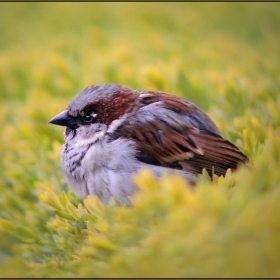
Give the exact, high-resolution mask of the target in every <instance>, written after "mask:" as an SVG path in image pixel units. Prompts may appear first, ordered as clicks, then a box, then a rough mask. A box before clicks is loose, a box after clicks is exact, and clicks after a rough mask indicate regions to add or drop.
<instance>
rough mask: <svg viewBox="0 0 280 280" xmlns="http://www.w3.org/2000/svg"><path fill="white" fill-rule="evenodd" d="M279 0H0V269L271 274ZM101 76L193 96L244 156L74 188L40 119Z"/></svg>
mask: <svg viewBox="0 0 280 280" xmlns="http://www.w3.org/2000/svg"><path fill="white" fill-rule="evenodd" d="M279 8H280V4H279V3H233V2H231V3H63V2H60V3H36V2H33V3H8V2H6V3H0V34H1V40H0V111H1V114H0V124H1V134H0V137H1V138H0V156H1V161H0V176H1V181H0V192H1V196H0V271H1V277H280V265H279V259H280V239H279V234H280V172H279V168H280V114H279V108H280V94H279V93H280V92H279V91H280V67H279V65H280V56H279V46H280V37H279V28H280V9H279ZM107 82H114V83H121V84H125V85H127V86H130V87H132V88H134V89H150V90H164V91H168V92H171V93H174V94H177V95H180V96H182V97H185V98H186V99H188V100H191V101H193V102H194V103H195V104H196V105H198V106H199V107H200V108H201V109H203V110H205V111H206V112H207V113H208V114H209V115H210V116H211V118H212V119H213V120H214V121H215V122H216V124H217V126H218V127H219V129H220V130H221V131H222V133H223V134H224V136H225V137H226V138H227V139H229V140H231V141H232V142H234V143H235V144H236V145H237V146H238V147H239V148H240V149H241V150H242V151H243V152H245V153H246V155H247V156H248V157H249V158H250V161H251V164H252V166H253V167H252V168H245V167H242V168H240V169H239V170H238V171H237V172H236V173H234V174H232V173H231V172H230V171H229V172H228V173H227V176H226V177H225V178H222V177H221V178H217V177H215V178H214V181H213V182H210V180H209V176H208V174H206V173H205V174H203V175H202V176H200V177H199V178H198V179H197V187H196V188H195V189H194V190H191V189H190V188H188V186H187V183H186V182H185V181H183V180H182V178H179V177H168V176H167V175H165V176H164V178H163V179H162V180H161V181H159V182H157V181H156V180H155V179H154V178H153V176H152V175H151V174H150V172H149V171H148V170H143V171H142V173H141V174H139V175H138V176H137V177H136V178H135V181H136V182H137V185H138V186H139V192H138V193H137V194H136V195H135V196H134V197H133V198H132V201H133V205H134V206H133V207H132V208H128V207H125V206H124V207H115V206H114V202H113V201H112V202H111V204H110V206H109V207H104V206H103V205H102V204H101V203H100V201H99V200H98V199H97V198H94V197H88V198H87V199H85V200H79V199H78V198H77V197H76V196H75V195H74V193H73V192H72V191H70V190H69V188H68V186H67V184H66V182H65V180H64V179H63V176H62V174H61V171H60V151H61V145H62V143H63V130H62V129H61V128H60V127H54V126H49V125H47V122H48V120H49V119H50V118H51V117H53V116H54V115H55V114H57V113H59V112H61V111H62V110H64V108H66V106H67V105H68V103H69V101H70V100H71V99H72V98H73V97H74V95H75V94H76V93H78V92H79V91H80V90H81V89H83V88H84V87H86V86H88V85H91V84H102V83H107ZM15 268H16V269H15Z"/></svg>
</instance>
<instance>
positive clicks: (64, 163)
mask: <svg viewBox="0 0 280 280" xmlns="http://www.w3.org/2000/svg"><path fill="white" fill-rule="evenodd" d="M49 123H50V124H55V125H59V126H64V127H66V129H65V132H64V138H65V144H64V145H63V147H62V152H61V167H62V172H63V174H64V176H65V178H66V180H67V181H68V183H69V184H70V187H71V188H72V189H73V190H74V192H75V194H76V195H77V196H78V197H79V198H82V199H83V198H86V197H87V196H88V195H92V196H98V197H99V199H100V201H101V202H102V203H103V204H104V205H108V203H109V201H110V199H111V198H112V197H113V198H114V200H115V201H116V203H117V204H128V205H131V201H130V199H129V198H130V197H131V196H132V195H133V194H134V193H135V191H136V190H137V186H136V185H135V183H134V181H133V179H132V177H133V174H136V173H137V172H138V171H139V170H140V169H141V168H145V167H146V168H149V169H150V170H152V172H153V173H154V174H155V176H156V177H157V178H160V176H161V174H162V172H163V171H166V172H168V173H179V174H181V175H182V176H183V177H184V178H185V179H186V180H187V181H188V182H189V183H190V185H194V184H195V180H194V178H195V177H196V176H197V175H199V174H201V173H202V171H203V169H204V168H205V169H206V170H207V172H208V173H209V175H210V176H211V178H212V175H213V173H214V174H217V175H218V176H225V174H226V172H227V170H228V169H229V168H230V169H232V170H235V169H237V167H238V165H239V164H246V163H248V162H249V160H248V158H247V156H246V155H244V154H243V153H242V152H241V151H240V150H239V149H238V148H237V147H236V146H235V145H234V144H233V143H231V142H230V141H228V140H226V139H225V138H224V137H223V136H222V134H221V133H220V131H219V130H218V128H217V126H216V125H215V123H214V122H213V121H212V120H211V119H210V117H209V116H207V115H206V114H205V113H204V112H203V111H202V110H200V109H199V108H198V107H197V106H196V105H195V104H194V103H192V102H190V101H187V100H185V99H183V98H181V97H178V96H176V95H174V94H170V93H167V92H162V91H149V90H133V89H131V88H129V87H127V86H124V85H121V84H113V83H107V84H101V85H92V86H88V87H86V88H85V89H83V90H82V91H81V92H79V93H78V94H77V95H76V96H75V97H74V98H73V100H72V101H71V102H70V104H69V105H68V107H67V109H66V110H65V111H63V112H61V113H60V114H58V115H56V116H55V117H53V118H52V119H51V120H50V121H49ZM174 187H175V186H174Z"/></svg>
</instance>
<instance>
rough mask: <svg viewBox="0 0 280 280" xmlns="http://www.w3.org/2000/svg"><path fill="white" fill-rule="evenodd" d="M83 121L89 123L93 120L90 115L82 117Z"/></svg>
mask: <svg viewBox="0 0 280 280" xmlns="http://www.w3.org/2000/svg"><path fill="white" fill-rule="evenodd" d="M83 119H84V121H85V122H91V121H92V120H93V116H92V115H84V116H83Z"/></svg>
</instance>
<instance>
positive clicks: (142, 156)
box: [111, 92, 248, 176]
mask: <svg viewBox="0 0 280 280" xmlns="http://www.w3.org/2000/svg"><path fill="white" fill-rule="evenodd" d="M139 104H140V107H141V106H142V107H141V108H140V109H138V110H137V111H136V112H135V113H134V114H132V115H130V116H129V117H128V118H127V119H126V120H125V121H124V122H123V123H122V124H121V125H120V126H119V127H118V128H117V129H116V130H115V131H114V133H113V134H112V135H111V139H112V140H113V139H117V138H119V137H125V138H130V139H133V140H134V141H135V142H136V147H137V149H138V153H137V158H138V160H140V161H142V162H145V163H148V164H152V165H158V166H163V167H170V168H174V169H180V170H184V171H187V172H191V173H193V174H194V175H197V174H199V173H201V172H202V169H203V168H206V170H207V171H208V173H209V174H210V176H211V175H212V170H213V167H214V173H216V174H217V175H225V173H226V171H227V169H228V168H232V169H236V168H237V165H238V163H240V162H247V161H248V159H247V157H246V156H245V155H244V154H243V153H242V152H240V151H239V149H238V148H237V147H236V146H235V145H233V144H232V143H231V142H229V141H227V140H226V139H224V138H223V137H222V136H221V134H220V132H219V131H218V129H217V127H216V126H215V124H214V123H213V122H212V121H211V120H210V118H209V117H208V116H207V115H206V114H204V113H203V112H202V111H201V110H200V109H198V108H197V107H196V106H195V105H194V104H192V103H191V102H188V101H185V100H183V99H181V98H179V97H176V96H173V95H170V94H167V93H161V92H142V93H141V94H140V96H139Z"/></svg>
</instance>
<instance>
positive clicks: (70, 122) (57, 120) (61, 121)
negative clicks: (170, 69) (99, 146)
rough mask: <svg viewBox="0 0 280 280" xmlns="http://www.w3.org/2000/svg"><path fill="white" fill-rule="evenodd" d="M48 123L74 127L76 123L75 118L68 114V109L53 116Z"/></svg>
mask: <svg viewBox="0 0 280 280" xmlns="http://www.w3.org/2000/svg"><path fill="white" fill-rule="evenodd" d="M49 123H52V124H56V125H61V126H67V127H70V128H76V127H77V123H76V121H75V119H74V118H73V117H71V116H69V114H68V110H66V111H63V112H61V113H60V114H58V115H57V116H55V117H53V118H52V119H51V120H50V121H49Z"/></svg>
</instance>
